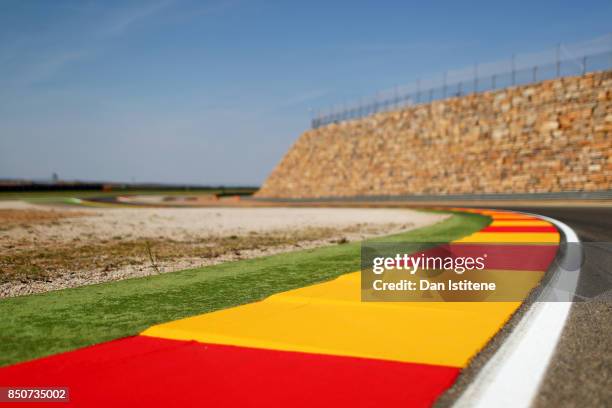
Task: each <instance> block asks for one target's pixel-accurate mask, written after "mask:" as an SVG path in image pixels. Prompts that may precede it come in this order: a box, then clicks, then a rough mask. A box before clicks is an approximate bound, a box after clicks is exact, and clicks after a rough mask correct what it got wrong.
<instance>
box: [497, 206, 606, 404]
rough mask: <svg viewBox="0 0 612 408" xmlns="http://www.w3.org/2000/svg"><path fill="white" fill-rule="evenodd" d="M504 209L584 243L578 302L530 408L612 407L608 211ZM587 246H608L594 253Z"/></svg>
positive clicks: (545, 208) (600, 208) (587, 209)
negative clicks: (534, 217) (563, 228)
mask: <svg viewBox="0 0 612 408" xmlns="http://www.w3.org/2000/svg"><path fill="white" fill-rule="evenodd" d="M497 208H499V207H497ZM503 208H504V209H509V210H517V211H524V212H530V213H534V214H538V215H545V216H547V217H551V218H555V219H557V220H559V221H561V222H563V223H565V224H567V225H569V226H570V227H571V228H572V229H573V230H574V231H575V232H576V233H577V234H578V236H579V238H580V240H581V242H584V243H587V245H585V247H584V248H585V252H584V257H585V262H584V264H583V265H582V268H581V272H580V279H579V281H578V288H577V291H576V293H577V294H578V295H579V297H577V298H576V301H575V303H574V304H573V305H572V309H571V312H570V316H569V317H568V321H567V323H566V326H565V328H564V330H563V333H562V336H561V339H560V342H559V344H558V346H557V350H556V352H555V355H554V357H553V360H552V362H551V365H550V367H549V368H548V371H547V373H546V376H545V378H544V380H543V383H542V386H541V389H540V391H539V393H538V396H537V398H536V401H535V404H534V406H536V407H566V406H567V407H574V406H575V407H585V406H590V407H600V406H601V407H604V406H612V251H610V249H611V248H612V208H605V207H565V208H559V207H523V206H521V207H508V206H505V207H503ZM589 243H608V244H607V245H600V247H599V249H598V248H596V247H595V246H590V245H589Z"/></svg>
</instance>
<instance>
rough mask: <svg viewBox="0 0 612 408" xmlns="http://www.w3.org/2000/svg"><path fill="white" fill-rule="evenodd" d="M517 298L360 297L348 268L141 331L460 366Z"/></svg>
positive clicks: (515, 237) (531, 280)
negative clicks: (425, 299)
mask: <svg viewBox="0 0 612 408" xmlns="http://www.w3.org/2000/svg"><path fill="white" fill-rule="evenodd" d="M487 212H488V213H491V215H495V214H498V213H495V212H493V211H487ZM558 239H559V235H558V234H551V233H533V234H531V233H530V234H523V233H499V234H498V233H475V234H472V235H470V236H468V237H465V238H464V239H461V240H458V241H456V242H525V243H529V242H537V243H556V242H558ZM492 273H497V274H500V273H501V274H503V273H508V274H510V273H513V274H517V275H516V276H517V279H519V280H520V281H521V282H523V284H524V285H525V290H529V289H530V288H531V287H533V286H535V285H537V283H538V282H539V280H540V279H541V276H542V273H541V272H533V271H531V272H526V271H492ZM521 274H523V275H521ZM499 276H501V279H505V277H504V276H502V275H499ZM519 306H520V302H403V303H402V302H361V280H360V274H359V272H354V273H350V274H346V275H342V276H340V277H339V278H337V279H334V280H332V281H329V282H324V283H319V284H316V285H312V286H308V287H304V288H299V289H295V290H291V291H287V292H283V293H279V294H276V295H273V296H270V297H268V298H266V299H264V300H262V301H260V302H256V303H251V304H247V305H243V306H238V307H233V308H229V309H225V310H220V311H216V312H212V313H207V314H202V315H199V316H195V317H191V318H187V319H182V320H177V321H173V322H169V323H164V324H160V325H156V326H153V327H151V328H149V329H147V330H145V331H144V332H143V333H142V334H143V335H145V336H153V337H162V338H167V339H176V340H195V341H199V342H206V343H215V344H226V345H235V346H244V347H255V348H264V349H274V350H283V351H298V352H309V353H321V354H331V355H340V356H353V357H365V358H376V359H384V360H393V361H402V362H414V363H424V364H438V365H444V366H453V367H465V366H466V365H467V364H468V361H469V360H470V358H471V357H473V356H474V355H475V354H476V353H477V352H478V351H479V350H480V349H482V347H483V346H484V345H485V344H486V343H487V341H488V340H489V339H490V338H491V337H493V336H494V335H495V333H497V331H498V330H499V329H500V328H501V327H502V326H503V324H504V323H505V322H506V321H507V320H508V318H509V317H510V316H511V315H512V313H514V312H515V311H516V309H517V308H518V307H519Z"/></svg>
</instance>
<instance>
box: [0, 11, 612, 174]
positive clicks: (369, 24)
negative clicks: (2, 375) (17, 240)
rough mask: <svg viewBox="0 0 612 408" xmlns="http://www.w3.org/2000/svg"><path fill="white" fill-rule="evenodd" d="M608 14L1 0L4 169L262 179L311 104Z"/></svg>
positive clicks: (520, 46) (525, 46)
mask: <svg viewBox="0 0 612 408" xmlns="http://www.w3.org/2000/svg"><path fill="white" fill-rule="evenodd" d="M610 21H612V2H610V1H580V2H578V1H575V2H566V1H529V2H521V1H514V2H497V3H495V2H492V1H483V2H456V1H448V2H440V1H430V2H425V1H422V2H411V1H386V2H385V1H370V2H363V1H337V2H333V1H300V2H298V1H240V0H218V1H191V0H161V1H156V0H153V1H99V2H95V1H85V0H81V1H62V0H53V1H49V0H47V1H30V0H14V1H8V0H0V178H49V177H50V175H51V174H52V173H53V172H57V173H58V174H59V175H60V177H61V178H64V179H82V180H114V181H132V180H134V181H137V182H144V181H152V182H169V183H172V182H180V183H198V184H234V185H236V184H259V183H261V182H262V181H263V180H264V179H265V177H266V176H267V174H268V173H269V172H270V171H271V170H272V169H273V167H274V166H275V165H276V163H277V162H278V161H279V160H280V158H281V157H282V155H283V154H284V153H285V151H286V150H287V149H288V148H289V147H290V146H291V144H292V143H293V142H294V141H295V140H296V138H297V137H298V136H299V134H300V133H302V132H303V131H304V130H305V129H307V128H308V125H309V114H308V109H309V108H315V109H316V108H321V107H327V106H329V105H330V104H333V103H340V102H343V101H345V100H347V99H348V100H350V99H355V98H360V97H362V96H367V95H371V94H374V93H376V91H378V90H379V89H388V88H390V87H393V86H394V85H396V84H404V83H410V82H412V81H414V80H415V79H416V78H418V77H424V76H425V77H426V76H430V75H432V74H435V73H440V72H443V71H444V70H446V69H453V68H462V67H464V66H470V65H472V64H473V63H474V62H475V61H483V62H486V61H489V60H496V59H500V58H505V57H507V56H508V55H511V54H512V53H513V52H530V51H539V50H541V49H544V48H549V47H551V46H553V45H554V44H556V43H558V42H574V41H581V40H587V39H590V38H593V37H597V36H601V35H605V34H607V33H609V32H610V31H612V30H611V29H610Z"/></svg>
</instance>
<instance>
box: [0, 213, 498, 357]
mask: <svg viewBox="0 0 612 408" xmlns="http://www.w3.org/2000/svg"><path fill="white" fill-rule="evenodd" d="M489 220H490V219H489V218H488V217H483V216H480V215H475V214H459V213H457V214H454V215H453V216H452V217H450V218H448V219H447V220H445V221H443V222H440V223H438V224H435V225H433V226H430V227H425V228H421V229H417V230H413V231H410V232H406V233H402V234H398V235H393V236H389V237H385V241H386V242H388V241H404V242H448V241H451V240H454V239H457V238H459V237H462V236H465V235H468V234H470V233H472V232H474V231H478V230H479V229H481V228H482V227H484V226H485V225H487V224H488V223H489ZM359 267H360V243H358V242H355V243H349V244H343V245H335V246H329V247H322V248H316V249H310V250H302V251H297V252H291V253H284V254H277V255H272V256H268V257H262V258H257V259H251V260H243V261H236V262H227V263H223V264H219V265H215V266H208V267H204V268H198V269H190V270H185V271H180V272H173V273H166V274H162V275H156V276H150V277H145V278H135V279H128V280H123V281H116V282H109V283H103V284H98V285H90V286H83V287H80V288H73V289H65V290H59V291H54V292H48V293H44V294H40V295H31V296H23V297H17V298H8V299H3V300H0V366H1V365H7V364H13V363H17V362H20V361H25V360H29V359H33V358H37V357H42V356H45V355H50V354H54V353H59V352H63V351H68V350H72V349H75V348H79V347H84V346H88V345H91V344H96V343H100V342H103V341H108V340H112V339H116V338H120V337H125V336H130V335H134V334H137V333H139V332H141V331H142V330H144V329H146V328H147V327H149V326H151V325H154V324H157V323H162V322H167V321H171V320H175V319H180V318H184V317H188V316H194V315H198V314H201V313H206V312H212V311H215V310H219V309H224V308H228V307H232V306H236V305H240V304H245V303H251V302H254V301H257V300H260V299H263V298H265V297H268V296H270V295H272V294H274V293H278V292H282V291H286V290H290V289H294V288H298V287H303V286H307V285H311V284H314V283H317V282H322V281H326V280H331V279H333V278H335V277H337V276H339V275H341V274H343V273H347V272H353V271H356V270H359Z"/></svg>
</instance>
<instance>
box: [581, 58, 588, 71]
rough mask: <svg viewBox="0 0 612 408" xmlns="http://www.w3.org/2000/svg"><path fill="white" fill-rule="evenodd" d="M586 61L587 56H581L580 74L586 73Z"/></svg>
mask: <svg viewBox="0 0 612 408" xmlns="http://www.w3.org/2000/svg"><path fill="white" fill-rule="evenodd" d="M586 63H587V57H586V55H585V56H584V57H582V75H584V74H586V70H587V69H586Z"/></svg>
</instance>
